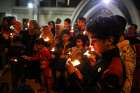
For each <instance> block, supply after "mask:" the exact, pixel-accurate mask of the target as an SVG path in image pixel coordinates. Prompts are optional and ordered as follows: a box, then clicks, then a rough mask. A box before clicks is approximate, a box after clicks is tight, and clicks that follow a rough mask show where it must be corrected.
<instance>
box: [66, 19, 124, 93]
mask: <svg viewBox="0 0 140 93" xmlns="http://www.w3.org/2000/svg"><path fill="white" fill-rule="evenodd" d="M88 31H90V32H91V33H92V45H93V47H94V49H95V52H96V53H97V54H98V56H99V57H98V58H97V59H96V64H95V65H94V66H91V65H89V64H88V61H85V62H83V63H87V64H88V65H87V67H84V68H83V69H84V70H79V69H77V68H75V67H74V66H73V65H72V64H71V62H69V64H68V65H66V67H67V70H68V72H69V74H70V76H69V77H70V80H71V82H72V83H73V88H74V89H75V88H77V89H79V90H78V91H79V92H80V93H121V90H122V88H121V87H122V85H123V72H124V69H123V64H122V61H121V57H120V52H119V49H118V48H117V43H118V42H115V43H114V41H115V39H114V36H113V35H114V33H113V31H116V23H115V22H114V20H112V19H111V18H110V17H99V18H97V19H96V20H93V21H92V23H90V25H89V26H88ZM84 66H85V65H84ZM85 72H86V73H88V74H85ZM78 82H79V83H78ZM73 93H74V91H73ZM75 93H77V92H75Z"/></svg>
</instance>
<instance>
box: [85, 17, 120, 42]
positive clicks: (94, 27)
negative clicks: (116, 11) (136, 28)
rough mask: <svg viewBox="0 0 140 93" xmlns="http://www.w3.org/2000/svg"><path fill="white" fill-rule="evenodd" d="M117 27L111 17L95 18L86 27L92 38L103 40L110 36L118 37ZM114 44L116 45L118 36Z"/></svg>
mask: <svg viewBox="0 0 140 93" xmlns="http://www.w3.org/2000/svg"><path fill="white" fill-rule="evenodd" d="M118 30H120V28H118V25H117V24H116V22H115V21H114V19H112V18H111V17H101V16H100V17H97V18H96V19H95V20H93V21H91V22H90V23H89V24H88V25H87V31H89V32H91V33H92V34H93V36H94V37H96V38H99V39H102V40H105V39H108V38H110V37H111V36H113V37H117V36H118ZM116 39H117V40H115V42H114V41H113V43H114V44H116V43H118V41H119V36H118V37H117V38H116Z"/></svg>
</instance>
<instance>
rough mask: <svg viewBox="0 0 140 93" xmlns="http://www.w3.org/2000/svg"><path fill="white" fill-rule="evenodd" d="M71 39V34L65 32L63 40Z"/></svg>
mask: <svg viewBox="0 0 140 93" xmlns="http://www.w3.org/2000/svg"><path fill="white" fill-rule="evenodd" d="M69 39H70V35H69V34H64V35H63V42H68V41H69Z"/></svg>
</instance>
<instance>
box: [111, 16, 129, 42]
mask: <svg viewBox="0 0 140 93" xmlns="http://www.w3.org/2000/svg"><path fill="white" fill-rule="evenodd" d="M111 18H112V19H113V20H114V22H115V24H116V27H117V28H116V30H117V31H114V34H113V35H114V42H118V40H119V39H120V37H121V36H122V35H123V36H124V31H125V27H126V24H127V21H126V19H125V18H124V17H122V16H120V15H113V16H111Z"/></svg>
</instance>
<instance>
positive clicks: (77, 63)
mask: <svg viewBox="0 0 140 93" xmlns="http://www.w3.org/2000/svg"><path fill="white" fill-rule="evenodd" d="M71 63H72V65H73V66H77V65H79V64H80V61H79V60H78V59H75V60H73V61H71Z"/></svg>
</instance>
